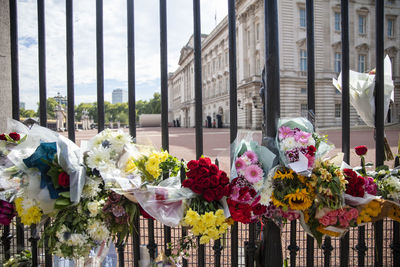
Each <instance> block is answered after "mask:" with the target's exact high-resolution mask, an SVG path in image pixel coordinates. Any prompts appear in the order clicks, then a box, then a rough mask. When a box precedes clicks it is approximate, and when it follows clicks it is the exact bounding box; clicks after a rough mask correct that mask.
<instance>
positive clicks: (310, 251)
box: [306, 0, 326, 266]
mask: <svg viewBox="0 0 400 267" xmlns="http://www.w3.org/2000/svg"><path fill="white" fill-rule="evenodd" d="M306 21H307V109H308V119H309V120H310V121H311V123H312V124H313V126H314V128H315V123H316V121H315V120H316V117H315V53H314V1H313V0H307V1H306ZM325 241H326V239H325ZM307 264H310V265H307V266H313V265H314V239H313V238H312V237H311V236H310V235H307Z"/></svg>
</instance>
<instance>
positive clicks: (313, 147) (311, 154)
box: [307, 146, 317, 156]
mask: <svg viewBox="0 0 400 267" xmlns="http://www.w3.org/2000/svg"><path fill="white" fill-rule="evenodd" d="M307 149H308V154H309V155H310V156H314V155H315V152H316V151H317V149H316V148H315V146H308V147H307Z"/></svg>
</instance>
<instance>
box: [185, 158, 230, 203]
mask: <svg viewBox="0 0 400 267" xmlns="http://www.w3.org/2000/svg"><path fill="white" fill-rule="evenodd" d="M187 168H188V169H189V171H187V172H186V176H187V179H186V180H184V181H183V182H182V186H183V187H187V188H190V189H191V190H192V191H193V192H194V193H196V194H199V195H201V196H202V197H203V199H204V200H206V201H207V202H213V201H219V200H221V198H222V197H223V196H228V194H229V178H228V176H227V175H226V172H224V171H220V170H219V168H218V166H217V165H215V164H212V163H211V160H210V159H209V158H200V159H199V160H191V161H189V162H188V164H187Z"/></svg>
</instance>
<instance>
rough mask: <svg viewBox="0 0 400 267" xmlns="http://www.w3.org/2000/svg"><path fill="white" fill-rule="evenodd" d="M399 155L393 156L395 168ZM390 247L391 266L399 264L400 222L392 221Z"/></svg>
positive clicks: (397, 165) (397, 164) (399, 164)
mask: <svg viewBox="0 0 400 267" xmlns="http://www.w3.org/2000/svg"><path fill="white" fill-rule="evenodd" d="M399 152H400V151H398V153H399ZM399 157H400V155H397V156H396V158H395V161H394V167H395V168H396V167H399V166H400V163H399ZM390 248H391V249H392V252H393V266H400V224H399V223H398V222H396V221H393V243H392V244H390Z"/></svg>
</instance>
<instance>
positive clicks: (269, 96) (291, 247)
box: [0, 0, 400, 267]
mask: <svg viewBox="0 0 400 267" xmlns="http://www.w3.org/2000/svg"><path fill="white" fill-rule="evenodd" d="M235 2H236V1H235V0H228V1H227V4H228V33H229V88H230V90H229V93H230V97H229V103H230V104H229V106H230V143H233V142H234V140H235V138H236V135H237V129H238V123H237V76H236V62H237V61H236V60H237V58H236V8H235ZM340 2H341V19H342V22H341V23H342V24H341V26H342V27H341V41H342V62H341V63H342V81H343V82H342V84H343V88H342V151H343V153H344V160H345V161H346V162H347V163H350V157H349V155H350V104H349V86H348V84H349V57H350V55H349V3H348V2H349V1H347V0H341V1H340ZM37 3H38V5H37V12H38V54H39V67H38V68H39V69H38V71H39V72H38V73H39V95H40V104H39V110H40V114H39V115H40V124H41V125H42V126H46V123H47V110H46V91H47V89H46V65H45V63H46V48H45V44H46V40H45V15H44V14H45V5H44V3H45V2H44V0H37ZM65 3H66V44H67V46H66V48H67V49H66V57H67V98H68V126H67V127H68V137H69V138H70V139H71V140H73V141H74V140H75V122H74V92H75V88H74V65H73V62H74V51H73V44H74V41H73V0H66V1H65ZM159 3H160V6H159V8H160V9H159V11H160V14H159V15H160V55H161V58H160V67H161V110H162V112H161V116H162V127H161V129H162V148H163V149H165V150H167V149H168V148H169V135H168V64H167V12H166V11H167V1H166V0H160V1H159ZM278 3H279V2H278V0H264V30H265V31H264V33H265V35H264V36H265V66H266V73H265V80H266V84H267V88H266V90H267V91H266V92H265V94H264V98H265V99H263V103H265V107H264V124H263V125H264V129H263V132H264V133H265V136H263V144H264V145H266V146H270V145H271V142H270V140H272V139H273V138H274V137H275V135H276V130H277V129H276V125H277V119H278V118H279V116H280V76H279V74H280V68H279V38H278V36H279V31H278V30H279V22H278V21H279V19H278ZM9 5H10V32H11V36H10V37H11V39H10V40H11V60H12V62H11V71H12V73H11V75H12V76H11V77H12V115H13V118H14V119H16V120H19V118H20V115H19V77H18V66H19V61H18V31H17V28H18V27H17V26H18V24H17V1H16V0H10V1H9ZM375 5H376V7H375V9H376V14H375V19H376V29H375V33H376V88H375V89H376V105H375V106H376V112H375V114H376V120H375V121H376V125H375V128H376V165H382V164H383V159H384V151H383V147H384V146H383V137H384V133H383V131H384V119H383V118H384V110H383V56H384V44H383V41H384V36H383V33H384V30H383V29H384V1H383V0H376V1H375ZM306 21H307V33H306V36H307V53H308V57H307V68H308V71H307V95H308V97H307V103H308V115H309V119H310V121H311V122H312V123H315V113H316V111H315V56H314V1H313V0H307V1H306ZM193 22H194V23H193V25H194V31H193V32H194V87H195V121H196V128H195V137H196V142H195V143H196V157H200V156H201V155H202V154H203V129H202V128H203V124H202V123H203V118H202V114H203V110H202V102H203V101H202V73H201V59H202V55H201V51H202V48H201V28H200V25H201V18H200V1H199V0H193ZM134 23H135V19H134V0H127V29H128V30H127V37H128V38H127V40H128V43H127V52H128V76H127V80H128V95H129V100H128V101H129V122H130V123H129V132H130V134H131V135H132V137H133V139H134V141H135V142H136V110H135V101H136V99H135V38H134V35H135V32H134ZM96 52H97V56H96V59H97V112H98V123H97V125H98V131H102V130H103V129H104V123H105V120H104V117H105V114H104V51H103V0H96ZM138 52H140V51H138ZM231 160H232V158H231ZM135 226H136V229H140V231H134V234H133V236H132V237H131V239H130V241H129V242H127V243H126V244H122V245H120V246H118V247H117V250H118V255H119V265H120V266H127V265H132V264H133V266H135V267H137V266H139V260H140V249H141V248H140V245H141V244H143V245H145V246H147V248H148V250H149V254H150V256H151V258H153V259H154V258H155V257H156V255H157V253H158V252H159V251H160V250H162V249H164V250H165V251H166V254H167V255H168V254H169V253H170V251H169V250H168V248H167V244H168V243H169V242H170V241H171V240H173V239H175V238H176V237H177V236H182V235H185V234H186V230H184V229H171V228H169V227H163V226H161V225H160V224H159V223H158V222H154V221H153V220H151V219H149V220H144V219H137V221H136V222H135ZM384 226H385V229H386V230H388V231H386V233H385V235H384V232H383V227H384ZM373 229H374V231H373V232H374V236H373V238H372V237H371V236H369V235H367V236H366V233H371V231H372V228H371V227H367V229H366V227H364V226H363V227H359V228H358V229H352V230H351V231H350V232H349V233H348V234H346V235H345V237H343V238H342V239H340V240H338V239H335V238H332V239H331V238H326V239H325V240H324V243H323V246H322V250H319V249H317V248H316V246H315V244H316V243H315V241H314V239H313V238H311V237H309V236H308V235H306V234H305V233H304V232H303V231H301V230H300V228H299V224H297V223H296V222H295V221H293V222H291V223H290V224H287V225H285V226H284V228H283V230H282V236H281V230H280V229H279V228H278V227H277V226H276V225H275V224H273V223H271V222H268V223H267V224H266V225H264V228H263V231H262V235H263V237H264V238H263V242H262V243H261V244H260V247H259V246H258V245H257V244H256V239H257V237H258V236H260V234H261V233H260V230H259V229H258V227H257V225H256V224H250V225H249V226H245V225H241V224H238V223H235V224H234V225H233V226H232V228H231V229H230V232H229V233H228V235H227V236H226V237H224V238H223V239H222V240H221V241H217V242H215V243H214V244H212V245H207V246H203V245H199V246H198V249H197V250H196V251H193V252H192V257H191V259H189V260H187V261H186V260H185V261H184V262H183V266H189V265H191V266H205V265H206V264H214V265H215V266H239V265H241V266H243V265H246V266H254V261H255V260H257V261H258V262H260V263H262V266H277V267H278V266H279V267H281V266H282V264H283V256H284V257H285V258H289V260H290V266H296V265H299V266H314V265H315V264H317V265H320V264H321V262H323V263H324V266H331V265H332V264H333V265H337V262H339V264H340V266H342V267H344V266H352V265H356V264H358V266H365V265H374V266H377V267H378V266H384V265H385V266H386V265H387V266H390V265H391V266H399V265H400V231H399V224H398V223H396V222H393V224H391V221H389V220H386V221H385V224H384V223H383V221H380V222H377V223H375V224H374V227H373ZM141 230H144V231H141ZM40 232H41V231H40V229H36V227H35V226H33V227H32V229H31V231H30V232H29V236H30V237H29V242H30V246H29V249H31V250H32V255H33V265H34V266H39V264H43V263H44V264H45V266H52V262H51V255H47V254H46V252H43V251H42V250H41V249H38V244H37V243H38V237H39V235H40ZM387 233H389V235H387ZM388 240H389V241H388ZM1 241H2V243H1V246H2V252H1V254H0V256H1V258H0V262H1V261H2V260H5V259H8V258H9V257H10V256H11V255H13V254H15V253H17V252H20V251H22V250H23V249H24V248H27V247H28V242H27V230H26V229H25V230H24V227H23V225H21V223H20V222H19V221H16V227H4V228H3V234H2V238H1ZM384 241H385V242H384ZM389 243H390V246H389V245H388V244H389ZM282 244H283V246H282ZM350 244H351V245H350ZM338 246H339V250H338V249H337V247H338ZM257 248H260V249H261V250H263V251H262V252H261V253H259V255H258V254H257V255H258V257H257V255H256V250H257ZM282 248H284V250H283V252H282ZM350 248H353V249H352V250H351V249H350ZM44 251H46V250H44ZM212 253H213V255H210V254H212ZM43 254H44V256H43ZM245 255H246V256H245ZM260 255H261V256H260ZM389 255H390V256H389ZM332 257H333V259H334V261H333V262H332ZM338 257H339V258H340V259H338ZM244 258H246V261H244V260H243V259H244Z"/></svg>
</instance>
